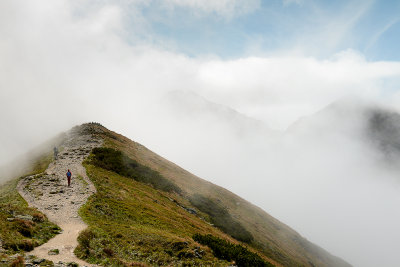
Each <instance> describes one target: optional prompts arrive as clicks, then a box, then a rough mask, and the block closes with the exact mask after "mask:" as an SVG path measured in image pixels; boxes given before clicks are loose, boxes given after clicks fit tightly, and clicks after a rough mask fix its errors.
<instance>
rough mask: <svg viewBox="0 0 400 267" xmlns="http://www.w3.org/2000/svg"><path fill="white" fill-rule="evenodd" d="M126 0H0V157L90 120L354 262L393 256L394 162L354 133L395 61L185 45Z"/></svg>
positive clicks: (390, 102)
mask: <svg viewBox="0 0 400 267" xmlns="http://www.w3.org/2000/svg"><path fill="white" fill-rule="evenodd" d="M128 2H129V3H128ZM225 2H226V3H230V2H229V1H225ZM285 2H288V3H289V2H297V1H285ZM135 3H138V4H140V3H141V1H132V2H130V1H121V2H120V3H118V4H116V3H111V2H107V1H104V2H99V1H82V2H80V3H79V6H78V4H77V3H74V2H72V1H66V0H65V1H40V2H38V1H18V0H13V1H2V2H1V3H0V22H1V23H0V33H1V35H2V36H3V37H2V42H1V43H0V59H1V60H0V71H1V73H2V74H1V76H0V88H1V89H0V114H1V116H0V123H1V125H2V131H1V133H0V142H1V143H0V144H1V147H2V149H1V151H0V165H1V164H5V163H7V162H9V161H10V160H12V159H13V158H14V157H16V156H18V155H21V154H23V153H25V152H26V151H28V150H29V149H31V148H33V147H35V146H37V145H38V144H40V143H42V142H44V141H46V140H47V139H49V138H51V137H53V136H55V135H57V134H58V133H59V132H61V131H66V130H68V129H69V128H71V127H72V126H74V125H75V124H79V123H83V122H87V121H97V122H100V123H102V124H103V125H105V126H106V127H108V128H109V129H111V130H114V131H117V132H119V133H122V134H124V135H126V136H128V137H129V138H131V139H133V140H135V141H137V142H140V143H142V144H143V145H145V146H147V147H148V148H150V149H152V150H153V151H155V152H156V153H159V154H161V155H162V156H164V157H166V158H167V159H169V160H171V161H173V162H175V163H177V164H179V165H181V166H182V167H184V168H186V169H188V170H189V171H192V172H193V173H195V174H196V175H198V176H200V177H202V178H205V179H207V180H210V181H212V182H214V183H216V184H218V185H221V186H224V187H226V188H228V189H230V190H232V191H233V192H235V193H237V194H239V195H240V196H242V197H244V198H246V199H248V200H250V201H251V202H253V203H255V204H257V205H259V206H260V207H262V208H263V209H264V210H266V211H267V212H269V213H270V214H271V215H273V216H275V217H277V218H278V219H280V220H282V221H283V222H284V223H287V224H288V225H289V226H291V227H293V228H294V229H295V230H297V231H299V232H300V233H301V234H302V235H304V236H305V237H306V238H308V239H309V240H310V241H312V242H315V243H317V244H318V245H321V246H322V247H324V248H325V249H327V250H328V251H330V252H331V253H332V254H334V255H337V256H340V257H343V258H344V259H345V260H348V261H349V262H350V263H352V264H354V265H355V266H378V265H381V266H396V264H397V258H396V257H397V253H398V251H399V248H400V245H398V240H399V237H400V231H398V228H397V227H398V225H400V224H399V223H400V216H399V215H398V212H397V211H396V209H397V207H398V206H399V204H400V181H399V180H398V178H397V177H398V173H399V170H398V168H397V165H396V164H397V163H396V162H391V163H390V165H387V164H386V163H385V156H384V154H383V153H382V151H380V150H379V149H378V148H377V147H375V146H374V145H373V144H372V143H373V142H372V141H371V139H370V138H369V137H368V135H367V134H366V129H368V127H367V126H368V124H367V123H368V117H367V115H366V112H365V110H367V109H368V107H370V106H371V104H369V103H370V102H373V103H375V102H376V103H380V105H382V103H385V105H386V106H390V107H395V106H396V104H398V103H400V102H399V100H400V98H399V97H400V95H399V93H398V92H396V89H398V86H397V84H398V81H399V78H400V63H399V62H368V61H366V60H365V59H364V57H363V55H362V54H360V53H359V52H357V51H352V50H346V51H343V52H341V53H339V54H337V55H335V56H333V57H331V58H328V59H325V60H321V59H316V58H312V57H306V56H302V55H298V54H296V53H293V56H287V55H285V56H283V55H280V54H274V55H269V56H268V57H267V56H266V57H244V58H238V59H231V60H223V59H220V58H218V57H216V56H212V55H211V56H204V57H189V56H186V55H184V54H181V53H178V52H175V51H173V50H170V49H167V48H165V47H164V46H162V45H158V43H160V42H162V40H156V41H154V42H153V41H151V40H153V39H157V37H155V36H152V35H151V33H147V32H146V29H147V26H146V25H147V22H146V18H145V17H143V16H142V14H141V13H140V9H138V8H137V7H136V6H135ZM174 3H175V5H178V6H179V5H182V3H183V2H182V1H169V4H170V5H174ZM190 3H192V4H190V5H189V4H188V5H189V7H191V6H192V7H193V8H198V3H199V2H197V1H191V2H190ZM235 3H236V4H235V5H234V6H233V7H232V10H231V11H230V12H234V11H235V10H236V9H237V6H238V5H239V6H240V5H241V4H243V3H245V2H243V1H235ZM257 3H258V2H257V1H252V4H253V5H257ZM128 7H129V8H128ZM248 8H253V6H251V7H248ZM201 10H202V12H214V13H217V14H220V13H221V12H222V11H220V10H223V7H221V6H218V5H214V6H209V7H202V9H201ZM128 11H129V12H131V13H132V12H133V13H134V14H135V15H134V16H132V17H133V19H131V20H129V23H133V25H131V24H130V25H129V27H130V28H133V30H131V31H129V32H128V31H127V27H128V26H127V16H128V15H129V14H127V12H128ZM131 13H130V14H131ZM223 15H224V16H225V14H223ZM234 15H237V14H234V13H232V14H229V16H234ZM229 16H228V17H229ZM132 20H133V22H132ZM132 31H133V32H132ZM149 40H150V41H149ZM349 95H350V96H352V97H353V98H352V99H353V100H351V101H347V100H344V101H343V100H341V101H339V104H337V105H336V106H335V105H333V106H332V105H331V106H329V107H328V108H326V109H325V107H326V106H328V105H330V104H331V103H332V102H335V101H337V100H339V99H343V98H345V99H347V98H346V97H347V96H349ZM359 98H361V99H364V100H363V101H362V102H363V103H360V100H359ZM354 99H355V100H354ZM356 103H358V104H356ZM373 107H375V104H374V105H373ZM321 110H323V111H321ZM286 128H287V130H286Z"/></svg>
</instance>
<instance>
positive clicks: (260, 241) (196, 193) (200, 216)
mask: <svg viewBox="0 0 400 267" xmlns="http://www.w3.org/2000/svg"><path fill="white" fill-rule="evenodd" d="M80 130H81V131H82V132H85V133H88V132H90V133H91V134H93V135H94V136H96V138H99V137H100V138H101V139H103V140H104V144H103V148H102V149H100V150H99V151H93V153H92V155H91V156H90V158H89V159H88V160H87V161H86V162H85V167H86V168H87V171H88V175H89V177H90V178H91V179H92V181H93V182H94V184H95V186H96V187H97V190H98V193H97V194H96V195H94V196H92V197H91V198H90V200H89V202H88V203H87V205H86V206H84V208H83V209H82V210H81V214H82V216H83V218H84V220H85V222H86V223H88V224H89V226H90V227H89V230H88V232H87V233H84V234H83V235H82V238H81V241H80V244H81V245H80V247H79V248H78V249H77V253H78V255H80V256H81V257H82V258H84V259H87V260H89V261H91V262H100V261H102V259H103V261H108V262H113V261H114V262H124V263H125V264H132V263H134V262H145V263H146V264H150V265H186V264H188V265H202V264H205V263H207V264H211V265H215V264H217V262H219V261H220V260H219V259H217V258H216V257H215V255H214V254H213V252H212V250H211V249H210V248H209V247H206V246H202V245H200V244H199V243H198V242H196V241H194V240H193V238H192V237H193V236H194V235H196V234H200V235H207V234H211V235H212V236H213V237H215V238H218V239H221V240H225V241H226V242H229V243H232V244H241V245H242V246H243V247H244V248H246V249H248V250H249V251H251V252H254V253H256V254H257V255H259V256H260V258H261V259H262V260H263V261H265V262H269V263H272V264H274V265H276V266H350V265H349V264H347V263H346V262H344V261H343V260H341V259H340V258H337V257H335V256H332V255H331V254H329V253H328V252H326V251H325V250H323V249H321V248H319V247H318V246H316V245H314V244H312V243H311V242H309V241H307V240H306V239H304V238H303V237H301V236H300V235H299V234H298V233H296V232H295V231H294V230H292V229H291V228H289V227H288V226H286V225H285V224H283V223H281V222H279V221H278V220H276V219H274V218H273V217H271V216H270V215H268V214H267V213H266V212H264V211H263V210H261V209H260V208H258V207H256V206H254V205H252V204H251V203H249V202H247V201H246V200H244V199H242V198H240V197H238V196H236V195H235V194H233V193H231V192H229V191H228V190H226V189H224V188H221V187H219V186H216V185H214V184H212V183H210V182H207V181H205V180H203V179H201V178H199V177H196V176H195V175H193V174H191V173H189V172H187V171H185V170H183V169H182V168H180V167H179V166H177V165H175V164H174V163H172V162H169V161H168V160H165V159H164V158H162V157H160V156H159V155H157V154H155V153H153V152H151V151H150V150H148V149H147V148H145V147H144V146H142V145H140V144H138V143H136V142H133V141H131V140H129V139H128V138H126V137H124V136H122V135H119V134H117V133H114V132H112V131H109V130H107V129H106V128H104V127H102V126H101V125H93V124H91V125H84V126H81V128H80ZM105 148H107V149H105ZM111 149H112V150H111ZM99 152H100V153H99ZM104 153H105V154H109V156H110V157H112V158H113V159H110V160H111V161H115V162H114V163H113V164H111V165H112V166H109V165H108V164H109V163H106V161H108V160H107V157H108V156H105V155H103V156H101V157H100V158H99V157H98V155H99V154H104ZM96 154H97V156H96ZM111 155H114V156H111ZM116 158H119V159H116ZM165 181H168V183H165ZM158 182H160V184H158ZM162 184H164V185H168V186H167V187H166V188H164V189H163V188H162V187H164V186H162V187H160V185H162ZM99 244H105V245H102V246H100V245H99ZM100 248H101V249H100ZM199 251H201V253H200V252H199ZM221 260H224V259H221ZM225 260H227V259H225ZM230 260H234V259H230ZM219 263H220V262H219ZM226 264H227V263H226ZM223 265H225V264H223Z"/></svg>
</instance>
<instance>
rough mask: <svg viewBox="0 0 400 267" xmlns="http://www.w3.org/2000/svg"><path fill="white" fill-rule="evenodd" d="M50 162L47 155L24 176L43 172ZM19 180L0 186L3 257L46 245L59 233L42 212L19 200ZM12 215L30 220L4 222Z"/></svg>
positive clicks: (0, 235) (0, 226) (0, 234)
mask: <svg viewBox="0 0 400 267" xmlns="http://www.w3.org/2000/svg"><path fill="white" fill-rule="evenodd" d="M51 161H52V156H51V154H47V155H44V156H42V157H40V158H39V159H38V160H37V161H36V162H35V163H34V165H33V166H32V167H31V171H30V173H29V174H28V175H35V174H40V173H42V172H44V171H45V170H46V169H47V167H48V165H49V164H50V162H51ZM28 175H27V176H28ZM21 178H22V177H21ZM21 178H17V179H13V180H11V181H8V182H7V183H5V184H2V185H1V186H0V238H1V240H2V243H3V248H4V249H5V253H6V254H13V253H15V252H19V251H30V250H32V249H33V248H34V247H36V246H39V245H41V244H43V243H46V242H47V241H48V240H49V239H50V238H52V237H53V236H55V234H56V233H57V232H58V231H59V230H60V228H59V227H58V226H57V225H55V224H53V223H51V222H49V221H48V219H47V217H46V216H45V215H44V214H43V213H41V212H39V211H38V210H37V209H35V208H31V207H29V206H28V203H27V202H26V201H25V200H24V199H23V198H22V197H21V195H20V194H19V193H18V191H17V189H16V187H17V184H18V182H19V181H20V179H21ZM16 215H29V216H32V217H33V221H30V220H24V219H14V220H12V221H10V220H7V219H8V218H13V217H14V216H16Z"/></svg>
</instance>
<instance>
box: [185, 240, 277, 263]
mask: <svg viewBox="0 0 400 267" xmlns="http://www.w3.org/2000/svg"><path fill="white" fill-rule="evenodd" d="M193 240H195V241H197V242H199V243H200V244H202V245H206V246H208V247H210V248H211V249H212V251H213V253H214V256H215V257H217V258H218V259H222V260H226V261H235V264H236V265H237V266H238V267H258V266H259V267H273V266H274V265H272V264H271V263H269V262H266V261H264V260H263V259H262V258H261V257H260V256H259V255H258V254H256V253H253V252H251V251H249V250H248V249H247V248H245V247H243V246H241V245H235V244H232V243H230V242H227V241H225V240H223V239H221V238H218V237H215V236H212V235H210V234H208V235H200V234H195V235H194V236H193Z"/></svg>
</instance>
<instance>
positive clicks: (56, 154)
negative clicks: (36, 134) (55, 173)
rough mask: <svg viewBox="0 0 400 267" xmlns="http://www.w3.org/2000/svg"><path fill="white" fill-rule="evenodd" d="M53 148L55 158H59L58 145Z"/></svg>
mask: <svg viewBox="0 0 400 267" xmlns="http://www.w3.org/2000/svg"><path fill="white" fill-rule="evenodd" d="M53 150H54V159H55V160H57V158H58V149H57V147H56V146H55V147H54V148H53Z"/></svg>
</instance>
